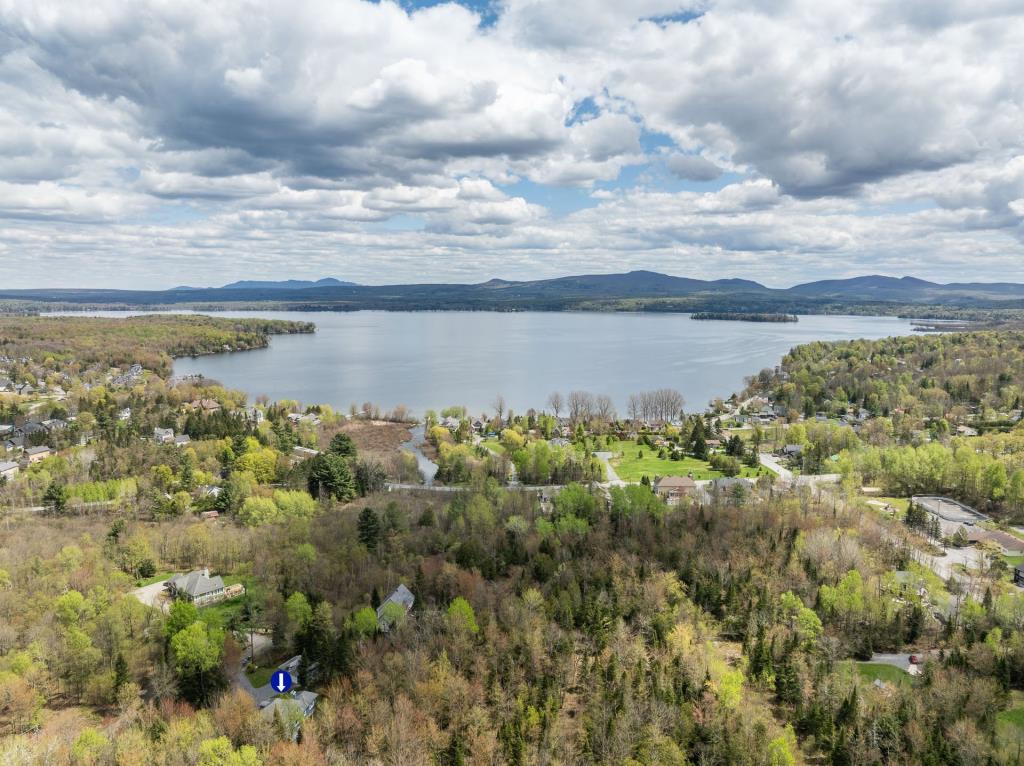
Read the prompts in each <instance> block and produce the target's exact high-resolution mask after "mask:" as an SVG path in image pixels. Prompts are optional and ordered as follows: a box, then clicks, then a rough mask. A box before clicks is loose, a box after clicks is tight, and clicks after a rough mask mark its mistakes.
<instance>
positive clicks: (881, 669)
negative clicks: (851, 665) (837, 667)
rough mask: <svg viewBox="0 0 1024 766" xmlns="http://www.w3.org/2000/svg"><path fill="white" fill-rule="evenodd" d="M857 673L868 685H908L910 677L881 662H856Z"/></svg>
mask: <svg viewBox="0 0 1024 766" xmlns="http://www.w3.org/2000/svg"><path fill="white" fill-rule="evenodd" d="M857 672H858V673H860V677H861V678H863V679H864V680H865V681H867V682H868V683H872V682H873V681H885V682H886V683H890V684H909V683H910V675H908V674H907V673H906V672H905V671H903V670H900V669H899V668H897V667H894V666H892V665H886V664H885V663H882V662H858V663H857Z"/></svg>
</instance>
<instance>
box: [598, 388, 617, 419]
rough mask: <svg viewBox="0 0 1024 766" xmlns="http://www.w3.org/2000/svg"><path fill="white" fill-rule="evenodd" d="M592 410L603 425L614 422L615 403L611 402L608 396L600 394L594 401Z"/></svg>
mask: <svg viewBox="0 0 1024 766" xmlns="http://www.w3.org/2000/svg"><path fill="white" fill-rule="evenodd" d="M594 408H595V410H596V414H597V418H598V420H600V421H601V422H603V423H611V422H613V421H614V420H615V418H616V416H617V413H616V412H615V403H614V402H613V401H612V398H611V397H610V396H605V395H604V394H601V395H600V396H598V397H597V398H596V399H595V400H594Z"/></svg>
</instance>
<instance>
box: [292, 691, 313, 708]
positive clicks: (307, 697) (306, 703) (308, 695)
mask: <svg viewBox="0 0 1024 766" xmlns="http://www.w3.org/2000/svg"><path fill="white" fill-rule="evenodd" d="M292 696H293V698H294V699H295V701H296V702H298V703H299V704H300V705H301V706H302V709H303V710H305V711H309V712H312V711H313V706H314V705H316V701H317V698H318V697H319V696H320V695H319V694H317V693H316V692H311V691H306V690H303V691H301V692H295V694H294V695H292Z"/></svg>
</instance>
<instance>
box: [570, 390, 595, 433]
mask: <svg viewBox="0 0 1024 766" xmlns="http://www.w3.org/2000/svg"><path fill="white" fill-rule="evenodd" d="M593 415H594V395H593V394H591V393H589V392H587V391H571V392H570V393H569V419H570V420H571V421H572V424H573V425H574V426H575V425H577V424H578V423H584V422H589V421H590V419H591V418H592V417H593Z"/></svg>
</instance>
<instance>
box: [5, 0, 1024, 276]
mask: <svg viewBox="0 0 1024 766" xmlns="http://www.w3.org/2000/svg"><path fill="white" fill-rule="evenodd" d="M497 8H498V9H499V10H498V15H497V18H496V20H494V23H493V24H482V23H481V19H480V17H479V16H478V15H476V14H475V13H474V12H473V11H471V10H469V9H467V8H464V7H462V6H460V5H458V4H456V3H446V4H440V5H433V6H431V7H428V8H421V9H417V10H409V9H408V8H406V7H402V6H400V5H399V4H397V3H394V2H380V3H372V2H365V1H364V0H291V1H290V2H287V3H285V2H279V1H277V0H228V2H225V3H218V4H214V5H210V4H208V3H201V2H199V0H181V1H180V2H176V3H173V4H167V3H161V2H156V1H155V0H139V2H136V3H129V4H126V3H124V2H121V1H120V0H93V1H92V2H89V3H80V4H70V5H68V4H60V5H59V6H57V5H56V4H54V3H52V2H48V1H47V0H43V1H40V0H7V2H5V3H2V4H0V235H2V236H0V242H2V243H3V250H2V251H0V281H3V282H5V283H9V284H20V285H24V286H28V285H32V284H46V283H48V282H50V281H51V280H52V274H53V273H55V271H54V269H53V268H51V266H52V264H54V263H58V264H73V263H75V262H76V261H75V259H76V258H77V259H78V261H77V262H78V263H85V262H87V261H88V262H89V263H90V269H89V272H88V276H87V277H86V279H87V280H93V282H92V283H93V284H103V285H109V286H128V285H131V286H149V285H152V284H153V280H154V279H157V280H158V281H159V283H160V284H162V285H168V284H176V283H180V282H182V281H196V280H192V279H184V276H183V275H182V274H181V273H180V270H181V269H182V268H187V269H189V270H190V271H194V272H196V273H197V275H202V274H208V275H209V279H208V281H209V282H213V283H219V282H223V281H226V280H225V279H224V278H222V277H223V275H222V274H221V275H218V274H217V273H216V272H217V271H218V269H220V270H222V271H223V269H224V268H226V267H225V266H224V264H231V268H232V269H234V268H236V266H235V265H236V264H237V267H239V268H244V271H245V273H249V274H253V275H256V274H265V275H271V274H280V273H282V272H283V271H286V270H288V269H296V268H300V269H301V270H302V271H303V273H302V274H301V275H302V276H317V275H318V274H319V273H320V272H323V273H326V272H331V273H338V274H340V275H342V276H349V277H353V278H358V279H360V280H362V281H367V282H381V281H395V280H423V279H435V278H436V279H451V278H458V277H467V276H472V277H473V278H476V277H479V278H481V279H486V278H488V277H490V276H495V275H500V276H517V277H529V276H537V275H551V274H557V273H568V272H571V271H575V270H578V269H581V268H585V269H586V270H588V271H592V270H596V269H598V268H600V269H601V270H606V271H613V270H618V269H621V268H629V267H646V268H659V269H662V270H667V271H674V272H676V273H688V274H694V275H698V276H716V275H721V274H722V273H729V274H735V275H743V276H755V277H757V276H758V275H763V276H764V277H765V278H768V279H783V278H791V279H792V280H793V281H797V280H799V279H802V278H806V277H809V276H817V275H820V274H822V273H826V272H827V273H833V272H834V273H836V274H845V273H855V272H858V271H888V272H889V273H901V272H915V271H917V270H918V267H919V264H920V263H921V262H922V261H921V257H922V254H925V253H927V254H928V258H929V260H928V262H929V264H930V272H931V274H932V275H933V276H934V275H937V274H939V273H943V270H945V273H946V274H947V275H948V276H949V277H950V278H957V277H960V276H963V274H962V272H963V263H964V262H965V261H967V262H974V264H975V266H980V265H982V264H984V269H985V270H984V273H985V274H987V275H991V277H992V278H1001V279H1012V278H1018V279H1019V278H1020V276H1019V263H1020V262H1021V261H1020V259H1021V257H1022V255H1024V164H1022V163H1024V135H1022V133H1021V128H1020V126H1021V125H1022V124H1024V87H1022V85H1021V79H1020V77H1019V73H1020V72H1021V71H1024V52H1022V51H1024V49H1022V48H1021V46H1020V44H1019V40H1020V39H1022V38H1024V11H1022V10H1021V9H1020V6H1019V3H1015V2H1013V1H1012V0H991V1H990V2H982V3H979V2H968V0H953V1H952V2H949V3H943V4H941V6H939V5H936V4H935V3H930V2H924V1H923V0H921V1H918V0H913V1H912V2H899V1H898V0H868V1H867V2H864V3H859V4H854V5H852V6H851V5H850V4H848V3H839V2H838V0H836V2H831V0H829V1H827V2H822V1H821V0H785V1H784V2H779V3H766V2H760V0H683V1H680V0H635V1H634V2H628V3H623V2H614V1H613V0H582V2H580V3H575V4H573V6H572V11H571V12H567V7H566V5H565V3H564V2H560V1H558V0H504V1H503V2H502V3H501V4H500V5H499V6H497ZM726 172H728V175H724V174H725V173H726ZM737 178H738V179H739V181H736V182H733V181H735V179H737ZM680 180H683V181H696V182H701V183H704V184H707V186H705V187H702V188H711V189H716V190H714V191H708V192H704V193H694V192H680V191H678V189H679V188H680V187H681V186H683V187H685V186H686V185H685V184H680ZM718 187H721V188H718ZM566 200H569V202H566ZM580 207H582V208H583V209H579V208H580ZM11 252H19V253H26V254H32V258H33V260H32V264H38V266H35V265H33V266H32V267H30V268H28V269H26V268H23V267H22V265H19V267H18V269H17V270H15V269H13V268H10V267H8V266H7V264H8V263H10V260H9V259H8V258H7V254H8V253H11ZM298 254H301V256H302V257H301V259H299V258H296V256H297V255H298ZM5 261H6V263H5ZM296 264H299V265H296ZM932 267H934V268H932ZM33 269H34V270H33ZM971 271H972V273H977V272H978V269H977V268H972V269H971ZM56 273H59V272H56ZM233 275H234V272H232V276H233Z"/></svg>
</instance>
